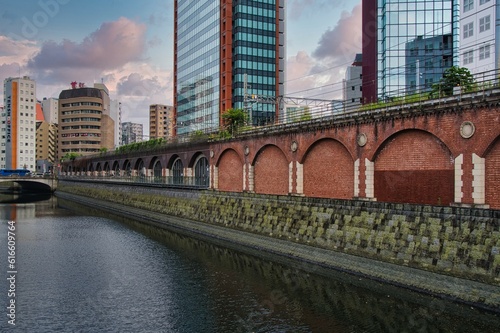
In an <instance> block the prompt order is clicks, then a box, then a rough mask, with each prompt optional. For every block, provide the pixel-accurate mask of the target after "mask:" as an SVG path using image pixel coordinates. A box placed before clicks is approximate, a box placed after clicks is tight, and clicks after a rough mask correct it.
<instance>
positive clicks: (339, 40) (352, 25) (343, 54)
mask: <svg viewBox="0 0 500 333" xmlns="http://www.w3.org/2000/svg"><path fill="white" fill-rule="evenodd" d="M361 27H362V10H361V4H359V5H357V6H356V7H354V8H353V10H352V12H351V13H348V12H343V13H342V17H341V18H340V20H339V21H338V22H337V25H336V26H335V27H334V28H333V29H330V28H329V29H328V30H327V31H325V32H324V33H323V35H322V36H321V38H320V40H319V45H318V47H317V48H316V49H315V50H314V52H313V56H314V57H315V58H318V59H330V60H334V61H335V62H336V63H337V64H344V63H348V62H352V60H354V56H355V55H356V53H359V52H361V45H362V29H361Z"/></svg>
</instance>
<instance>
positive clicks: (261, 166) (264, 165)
mask: <svg viewBox="0 0 500 333" xmlns="http://www.w3.org/2000/svg"><path fill="white" fill-rule="evenodd" d="M253 166H254V190H255V192H256V193H263V194H276V195H286V194H288V192H289V166H288V160H287V158H286V156H285V154H284V153H283V151H282V150H281V149H280V148H278V147H277V146H274V145H266V146H264V147H262V148H261V149H260V150H259V151H258V152H257V154H256V155H255V159H254V162H253Z"/></svg>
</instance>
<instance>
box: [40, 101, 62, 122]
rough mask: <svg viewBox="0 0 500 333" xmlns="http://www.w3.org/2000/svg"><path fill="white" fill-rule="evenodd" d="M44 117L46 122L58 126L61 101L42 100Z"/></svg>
mask: <svg viewBox="0 0 500 333" xmlns="http://www.w3.org/2000/svg"><path fill="white" fill-rule="evenodd" d="M41 103H42V111H43V117H44V119H45V121H46V122H48V123H51V124H57V123H58V119H57V117H58V116H59V100H58V99H57V98H52V97H51V98H44V99H43V100H42V102H41Z"/></svg>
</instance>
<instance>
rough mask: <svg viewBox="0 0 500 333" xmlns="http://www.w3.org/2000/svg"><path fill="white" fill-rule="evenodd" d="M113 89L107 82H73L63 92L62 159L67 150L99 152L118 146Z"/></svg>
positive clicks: (61, 108)
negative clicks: (96, 84) (112, 110)
mask: <svg viewBox="0 0 500 333" xmlns="http://www.w3.org/2000/svg"><path fill="white" fill-rule="evenodd" d="M109 112H110V99H109V92H108V90H107V88H106V87H105V86H104V85H99V88H87V87H85V86H84V85H83V84H80V85H78V86H77V84H76V82H73V83H72V89H68V90H63V91H62V92H61V94H60V95H59V133H58V137H57V142H58V150H57V153H58V157H57V158H58V160H60V159H61V158H62V157H63V156H64V155H66V154H67V153H77V154H78V155H92V154H98V153H99V152H100V151H101V150H102V149H103V148H105V149H107V150H111V149H113V148H114V127H115V126H114V121H113V119H112V118H111V117H110V114H109Z"/></svg>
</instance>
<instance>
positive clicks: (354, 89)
mask: <svg viewBox="0 0 500 333" xmlns="http://www.w3.org/2000/svg"><path fill="white" fill-rule="evenodd" d="M362 73H363V57H362V55H361V54H359V53H358V54H356V57H355V58H354V61H353V63H352V65H351V66H349V67H347V69H346V72H345V79H344V89H343V92H344V96H343V100H344V103H345V104H344V105H345V109H346V111H351V110H355V109H356V108H357V107H359V106H360V105H361V104H362V97H363V91H362V89H361V88H362V83H363V77H362Z"/></svg>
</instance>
